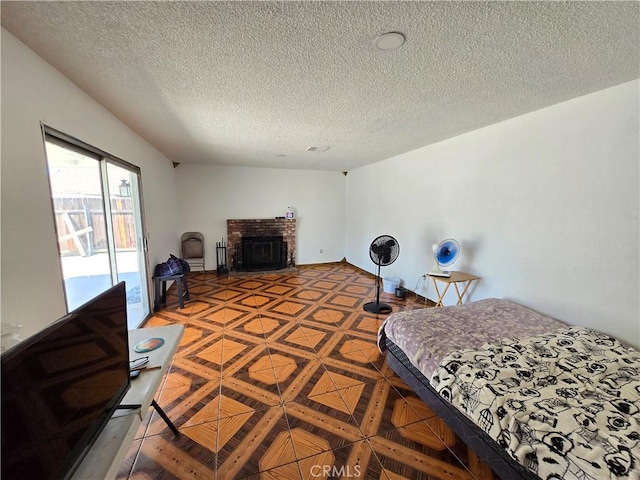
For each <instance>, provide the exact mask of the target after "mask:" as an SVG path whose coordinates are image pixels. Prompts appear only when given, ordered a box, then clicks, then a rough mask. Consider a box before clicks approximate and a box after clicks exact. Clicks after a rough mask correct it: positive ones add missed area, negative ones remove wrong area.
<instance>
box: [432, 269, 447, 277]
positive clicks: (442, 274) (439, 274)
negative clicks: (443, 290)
mask: <svg viewBox="0 0 640 480" xmlns="http://www.w3.org/2000/svg"><path fill="white" fill-rule="evenodd" d="M428 275H429V276H430V277H446V278H449V277H450V276H451V272H449V271H446V270H444V271H436V272H429V274H428Z"/></svg>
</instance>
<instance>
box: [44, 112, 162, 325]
mask: <svg viewBox="0 0 640 480" xmlns="http://www.w3.org/2000/svg"><path fill="white" fill-rule="evenodd" d="M40 127H41V131H42V141H43V148H44V150H45V159H46V158H47V152H46V144H47V141H49V138H52V139H54V141H55V140H57V141H58V143H61V144H63V145H64V146H65V147H68V148H71V149H78V150H80V151H82V152H83V153H88V154H89V155H90V156H94V157H95V156H97V157H100V158H99V159H96V161H99V162H100V164H99V169H100V180H101V182H102V185H103V195H102V197H103V198H102V200H103V204H105V206H104V210H105V219H106V221H107V231H108V232H110V233H112V231H113V226H112V221H111V218H109V217H111V208H110V194H112V193H113V192H109V187H108V182H107V178H108V177H107V167H108V165H109V164H113V165H116V166H118V167H121V168H123V169H125V170H128V171H129V173H130V174H131V175H133V176H135V177H136V180H137V181H136V182H135V183H136V185H135V188H131V197H132V201H133V202H134V204H135V203H137V204H138V205H139V220H137V219H136V216H135V215H134V221H136V223H138V222H139V225H138V226H139V228H140V233H141V239H140V240H141V242H142V244H141V246H140V248H141V249H142V255H143V262H142V263H143V266H144V270H145V271H144V279H143V278H142V275H141V281H144V283H145V285H146V300H147V306H148V311H147V314H146V316H144V317H143V318H142V320H141V322H140V324H139V325H138V326H141V325H142V324H143V323H144V322H145V321H146V320H147V319H148V318H149V317H151V316H152V314H153V302H152V298H151V270H150V263H149V249H148V231H147V228H146V221H145V209H144V200H143V199H144V195H143V191H142V175H141V169H140V167H138V166H137V165H134V164H132V163H129V162H127V161H125V160H122V159H121V158H118V157H116V156H114V155H111V154H110V153H108V152H105V151H104V150H101V149H99V148H97V147H94V146H92V145H89V144H87V143H85V142H83V141H82V140H79V139H77V138H75V137H73V136H71V135H68V134H66V133H64V132H61V131H59V130H56V129H54V128H52V127H49V126H48V125H46V124H45V123H43V122H41V123H40ZM47 166H48V161H47ZM49 188H51V186H50V184H49ZM134 196H135V199H133V198H134ZM50 197H51V202H52V203H51V207H52V212H53V211H54V205H53V195H51V192H50ZM107 203H109V205H108V206H107V205H106V204H107ZM54 227H55V228H56V235H57V227H56V225H55V221H54ZM108 242H109V245H110V247H109V251H108V255H109V264H110V267H111V278H112V283H114V284H115V283H116V282H117V281H118V271H117V269H116V268H115V266H116V258H115V249H113V250H112V248H111V247H114V239H113V235H108ZM56 244H57V248H58V256H59V257H60V258H62V257H61V251H60V242H58V241H56ZM59 265H60V273H61V276H62V278H63V282H62V288H63V291H64V302H65V307H66V310H67V312H69V304H68V299H67V292H66V284H65V281H64V273H63V271H62V263H61V262H60V263H59Z"/></svg>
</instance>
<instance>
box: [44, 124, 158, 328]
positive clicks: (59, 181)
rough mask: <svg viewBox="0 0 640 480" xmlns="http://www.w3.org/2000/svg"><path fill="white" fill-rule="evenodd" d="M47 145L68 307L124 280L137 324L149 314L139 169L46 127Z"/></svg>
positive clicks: (129, 310)
mask: <svg viewBox="0 0 640 480" xmlns="http://www.w3.org/2000/svg"><path fill="white" fill-rule="evenodd" d="M61 136H63V135H61ZM45 145H46V152H47V166H48V171H49V183H50V185H51V201H52V206H53V214H54V217H55V226H56V233H57V236H58V247H59V251H60V264H61V268H62V276H63V279H64V290H65V297H66V303H67V310H68V311H71V310H74V309H75V308H77V307H78V306H80V305H82V304H83V303H85V302H86V301H88V300H90V299H91V298H93V297H95V296H96V295H98V294H99V293H101V292H103V291H104V290H106V289H107V288H109V287H110V286H111V285H115V284H116V283H118V282H120V281H123V280H124V282H125V284H126V292H127V314H128V322H129V328H136V327H138V326H139V325H140V324H141V323H142V321H143V320H144V319H145V318H146V316H147V315H148V314H149V295H148V284H147V268H146V265H147V261H146V252H145V250H146V249H145V242H144V235H143V232H144V229H143V222H142V208H141V201H140V198H141V195H140V183H139V170H138V168H137V167H135V166H133V165H129V164H127V163H126V162H123V161H121V160H119V159H114V158H110V157H108V156H107V155H106V154H104V153H103V152H100V151H99V150H97V149H93V148H92V147H90V146H86V145H83V144H81V142H78V141H74V139H70V140H68V139H66V138H60V136H56V135H54V134H52V132H51V131H49V130H48V129H46V128H45Z"/></svg>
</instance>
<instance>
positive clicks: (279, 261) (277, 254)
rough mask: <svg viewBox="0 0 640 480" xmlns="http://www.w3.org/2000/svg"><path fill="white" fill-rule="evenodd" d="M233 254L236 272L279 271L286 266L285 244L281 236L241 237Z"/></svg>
mask: <svg viewBox="0 0 640 480" xmlns="http://www.w3.org/2000/svg"><path fill="white" fill-rule="evenodd" d="M234 253H235V256H234V268H235V270H237V271H243V272H255V271H262V270H279V269H281V268H286V266H287V242H285V241H283V237H282V235H272V236H259V237H242V242H241V243H240V244H237V245H235V252H234Z"/></svg>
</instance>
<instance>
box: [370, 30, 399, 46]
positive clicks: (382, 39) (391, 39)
mask: <svg viewBox="0 0 640 480" xmlns="http://www.w3.org/2000/svg"><path fill="white" fill-rule="evenodd" d="M405 39H406V37H405V36H404V34H403V33H400V32H387V33H383V34H382V35H380V36H379V37H378V38H376V39H375V40H374V41H373V44H374V45H375V46H376V48H377V49H378V50H395V49H396V48H400V47H401V46H402V45H404V41H405Z"/></svg>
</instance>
